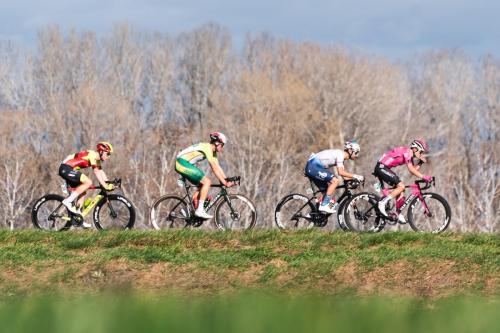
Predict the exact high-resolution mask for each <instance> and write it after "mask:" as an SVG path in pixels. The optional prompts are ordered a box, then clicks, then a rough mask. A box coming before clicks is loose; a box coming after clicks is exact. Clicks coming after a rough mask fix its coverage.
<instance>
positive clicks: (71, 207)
mask: <svg viewBox="0 0 500 333" xmlns="http://www.w3.org/2000/svg"><path fill="white" fill-rule="evenodd" d="M61 203H62V204H63V205H64V207H66V208H67V209H68V210H69V211H70V212H72V213H73V214H76V215H82V212H80V210H78V208H76V207H75V206H74V205H73V203H72V202H69V201H66V200H63V201H61Z"/></svg>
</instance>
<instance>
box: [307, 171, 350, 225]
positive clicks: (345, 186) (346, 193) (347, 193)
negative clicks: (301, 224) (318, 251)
mask: <svg viewBox="0 0 500 333" xmlns="http://www.w3.org/2000/svg"><path fill="white" fill-rule="evenodd" d="M309 182H310V184H311V189H310V190H311V192H312V196H311V197H310V198H309V200H307V202H306V203H304V205H303V206H302V207H300V208H299V210H298V211H297V212H298V213H299V214H300V212H301V211H302V209H304V207H306V206H308V205H309V204H312V205H313V207H314V211H313V212H312V213H314V214H315V215H316V216H320V217H321V218H322V220H323V219H324V218H326V219H325V220H324V223H325V224H326V221H327V218H328V217H329V216H330V215H331V214H324V213H321V212H320V211H319V210H318V208H319V207H318V205H317V203H319V202H320V200H318V198H317V195H318V194H321V197H323V196H324V195H325V192H326V190H321V189H318V190H316V191H314V188H315V187H317V186H316V185H315V184H314V183H313V181H312V180H311V179H309ZM348 182H349V180H348V181H345V182H344V184H342V185H339V186H337V189H345V190H344V192H343V193H342V195H341V196H340V197H339V198H338V199H337V203H338V204H339V205H340V203H341V202H342V201H343V200H344V199H347V198H349V197H350V196H351V195H352V193H351V188H350V187H349V183H348ZM356 187H357V186H356ZM299 217H301V218H304V219H306V220H308V221H316V220H318V218H315V216H311V217H307V216H302V215H301V214H300V216H299ZM320 223H321V222H320Z"/></svg>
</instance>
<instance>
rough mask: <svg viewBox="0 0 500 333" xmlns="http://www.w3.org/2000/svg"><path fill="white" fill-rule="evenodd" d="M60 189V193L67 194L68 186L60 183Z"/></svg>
mask: <svg viewBox="0 0 500 333" xmlns="http://www.w3.org/2000/svg"><path fill="white" fill-rule="evenodd" d="M61 190H62V193H64V194H65V195H68V187H67V186H66V184H61Z"/></svg>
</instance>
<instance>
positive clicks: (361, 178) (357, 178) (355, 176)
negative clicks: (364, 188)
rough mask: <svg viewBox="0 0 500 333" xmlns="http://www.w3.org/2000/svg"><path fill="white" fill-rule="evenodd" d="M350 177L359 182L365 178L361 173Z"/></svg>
mask: <svg viewBox="0 0 500 333" xmlns="http://www.w3.org/2000/svg"><path fill="white" fill-rule="evenodd" d="M352 178H354V179H356V180H359V181H360V182H363V180H365V177H363V176H361V175H353V176H352Z"/></svg>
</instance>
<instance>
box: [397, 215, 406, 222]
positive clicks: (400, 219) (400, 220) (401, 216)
mask: <svg viewBox="0 0 500 333" xmlns="http://www.w3.org/2000/svg"><path fill="white" fill-rule="evenodd" d="M398 221H399V223H401V224H405V223H406V219H405V217H404V215H403V214H399V215H398Z"/></svg>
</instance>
